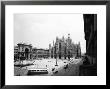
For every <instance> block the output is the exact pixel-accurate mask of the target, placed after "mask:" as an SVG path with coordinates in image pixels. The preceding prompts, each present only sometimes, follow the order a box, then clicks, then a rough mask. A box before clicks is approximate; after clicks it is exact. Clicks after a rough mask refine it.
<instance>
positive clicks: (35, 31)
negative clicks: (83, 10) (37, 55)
mask: <svg viewBox="0 0 110 89" xmlns="http://www.w3.org/2000/svg"><path fill="white" fill-rule="evenodd" d="M68 34H70V37H71V39H72V41H73V42H74V43H78V42H80V44H81V51H82V52H83V53H84V52H85V50H86V41H85V39H84V22H83V14H14V45H16V44H17V43H19V42H24V43H27V44H32V46H33V47H37V48H49V44H52V43H53V40H54V41H55V39H56V36H58V37H59V38H62V36H64V37H65V38H67V37H68Z"/></svg>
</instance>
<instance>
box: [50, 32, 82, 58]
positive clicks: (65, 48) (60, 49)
mask: <svg viewBox="0 0 110 89" xmlns="http://www.w3.org/2000/svg"><path fill="white" fill-rule="evenodd" d="M49 53H50V54H49V55H50V57H51V58H59V59H66V58H67V59H70V58H72V57H75V56H79V57H80V56H81V47H80V43H79V44H74V43H73V42H72V39H71V38H70V34H68V38H67V39H65V38H64V37H62V38H61V39H60V38H58V37H56V41H55V43H54V41H53V46H51V44H49Z"/></svg>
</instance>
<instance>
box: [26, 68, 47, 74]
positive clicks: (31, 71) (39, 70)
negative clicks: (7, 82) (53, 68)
mask: <svg viewBox="0 0 110 89" xmlns="http://www.w3.org/2000/svg"><path fill="white" fill-rule="evenodd" d="M37 74H38V75H39V74H48V70H47V68H32V69H28V74H27V75H37Z"/></svg>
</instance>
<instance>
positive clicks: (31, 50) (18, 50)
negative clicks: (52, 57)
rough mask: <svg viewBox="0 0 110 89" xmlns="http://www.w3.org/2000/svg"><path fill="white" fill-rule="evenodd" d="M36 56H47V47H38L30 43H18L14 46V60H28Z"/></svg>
mask: <svg viewBox="0 0 110 89" xmlns="http://www.w3.org/2000/svg"><path fill="white" fill-rule="evenodd" d="M37 58H49V50H48V49H38V48H35V47H32V45H31V44H29V45H28V44H25V43H18V44H17V46H15V47H14V60H28V59H37Z"/></svg>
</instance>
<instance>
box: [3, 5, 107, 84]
mask: <svg viewBox="0 0 110 89" xmlns="http://www.w3.org/2000/svg"><path fill="white" fill-rule="evenodd" d="M15 13H81V14H97V76H14V34H13V33H14V32H13V31H14V22H13V21H14V17H13V16H14V14H15ZM5 28H6V29H5V47H6V48H5V82H6V85H106V6H105V5H7V6H6V8H5Z"/></svg>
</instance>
